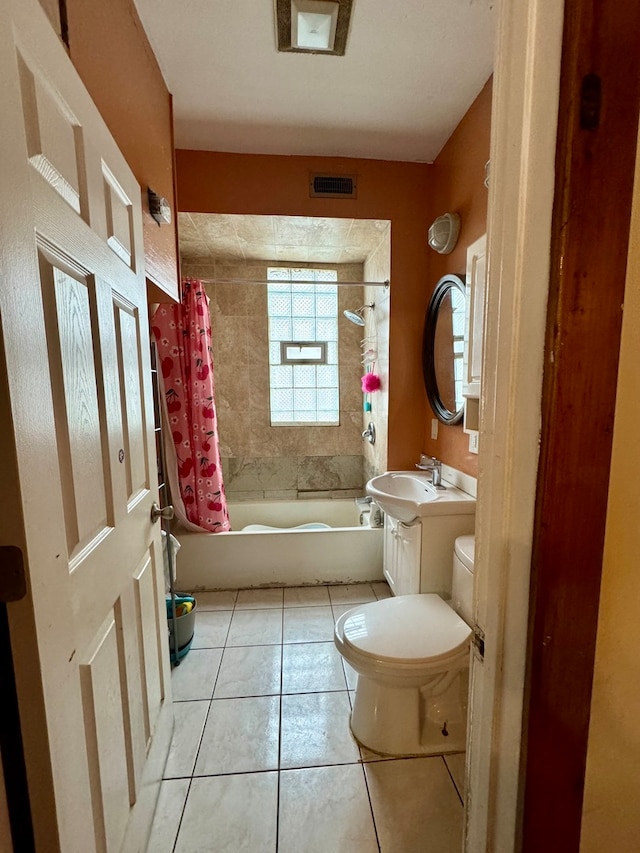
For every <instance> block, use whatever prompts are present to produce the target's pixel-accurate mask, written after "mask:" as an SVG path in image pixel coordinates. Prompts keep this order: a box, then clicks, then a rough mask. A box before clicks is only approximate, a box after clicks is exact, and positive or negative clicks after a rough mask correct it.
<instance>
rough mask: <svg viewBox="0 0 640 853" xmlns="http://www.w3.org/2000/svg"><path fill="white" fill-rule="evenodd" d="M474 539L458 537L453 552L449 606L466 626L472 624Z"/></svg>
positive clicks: (472, 537)
mask: <svg viewBox="0 0 640 853" xmlns="http://www.w3.org/2000/svg"><path fill="white" fill-rule="evenodd" d="M474 559H475V537H474V536H459V537H458V538H457V539H456V541H455V546H454V550H453V581H452V589H451V606H452V607H453V609H454V610H455V611H456V613H457V614H458V615H459V616H461V617H462V618H463V619H464V621H465V622H466V623H467V625H472V624H473V564H474Z"/></svg>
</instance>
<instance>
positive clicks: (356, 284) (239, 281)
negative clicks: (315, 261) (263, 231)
mask: <svg viewBox="0 0 640 853" xmlns="http://www.w3.org/2000/svg"><path fill="white" fill-rule="evenodd" d="M185 278H198V277H197V276H185ZM198 281H201V282H202V283H203V284H337V285H338V286H339V287H346V286H349V287H384V288H385V289H386V288H387V287H389V285H390V283H391V282H390V281H389V279H387V280H386V281H311V280H309V281H305V280H303V281H298V280H296V281H282V280H275V281H267V280H266V279H255V278H199V279H198Z"/></svg>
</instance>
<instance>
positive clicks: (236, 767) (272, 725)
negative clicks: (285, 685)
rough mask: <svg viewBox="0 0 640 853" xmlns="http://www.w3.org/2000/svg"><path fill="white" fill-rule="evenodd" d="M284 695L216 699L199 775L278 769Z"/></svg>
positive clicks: (196, 770) (203, 739)
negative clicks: (279, 729) (281, 709)
mask: <svg viewBox="0 0 640 853" xmlns="http://www.w3.org/2000/svg"><path fill="white" fill-rule="evenodd" d="M279 723H280V699H279V697H278V696H258V697H254V698H251V699H214V700H213V702H212V703H211V710H210V711H209V717H208V718H207V725H206V726H205V730H204V734H203V736H202V744H201V745H200V752H199V753H198V760H197V762H196V769H195V775H196V776H211V775H214V774H220V773H252V772H255V771H259V770H277V769H278V728H279Z"/></svg>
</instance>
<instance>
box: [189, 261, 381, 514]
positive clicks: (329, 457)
mask: <svg viewBox="0 0 640 853" xmlns="http://www.w3.org/2000/svg"><path fill="white" fill-rule="evenodd" d="M275 266H295V267H296V268H305V267H308V268H316V269H318V268H320V269H322V268H326V269H336V270H337V271H338V281H339V282H348V281H362V280H363V266H362V264H310V263H309V264H305V263H295V264H283V263H282V262H277V261H276V262H261V261H247V262H245V263H237V262H235V263H232V262H229V261H227V262H224V261H211V262H209V263H207V264H203V263H202V261H199V262H197V263H194V262H190V260H189V258H188V257H183V259H182V274H183V275H184V276H192V277H194V278H201V279H205V280H207V279H216V278H218V279H248V280H256V281H265V280H266V278H267V267H275ZM206 287H207V293H208V294H209V300H210V310H211V325H212V337H213V363H214V373H215V385H216V407H217V413H218V424H219V431H220V450H221V456H222V464H223V474H224V482H225V490H226V493H227V495H228V496H229V497H230V498H232V499H233V500H255V499H258V498H267V499H269V498H271V499H294V498H297V497H299V498H305V497H318V496H319V495H320V496H322V497H349V496H352V495H359V494H362V490H363V485H364V471H363V456H362V453H363V447H362V444H363V443H362V438H361V433H362V429H363V427H362V405H363V398H362V392H361V388H360V378H361V376H362V365H361V363H360V360H361V358H362V356H361V349H360V341H361V340H362V336H363V331H364V330H363V329H361V328H359V327H357V326H354V325H353V324H352V323H349V322H348V321H347V320H346V319H345V318H344V317H343V316H342V312H343V311H344V310H345V309H346V308H349V309H351V310H355V309H356V308H359V307H360V306H361V305H362V304H363V301H364V293H363V288H362V287H361V286H354V287H349V286H342V287H339V288H338V317H339V322H338V334H339V339H338V349H339V360H340V364H339V376H340V425H339V426H300V427H288V426H278V427H272V426H271V423H270V415H269V348H268V317H267V288H266V285H255V284H207V285H206Z"/></svg>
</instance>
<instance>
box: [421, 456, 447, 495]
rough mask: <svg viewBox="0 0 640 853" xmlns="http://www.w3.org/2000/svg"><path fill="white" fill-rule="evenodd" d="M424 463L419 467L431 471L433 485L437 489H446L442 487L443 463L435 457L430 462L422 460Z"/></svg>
mask: <svg viewBox="0 0 640 853" xmlns="http://www.w3.org/2000/svg"><path fill="white" fill-rule="evenodd" d="M420 462H421V463H422V464H421V465H420V466H419V467H420V468H421V469H422V470H423V471H431V485H432V486H434V487H435V488H436V489H444V486H443V485H442V462H441V461H440V460H439V459H436V457H435V456H432V457H431V459H430V460H428V461H427V460H424V462H423V460H422V458H421V460H420Z"/></svg>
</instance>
